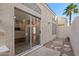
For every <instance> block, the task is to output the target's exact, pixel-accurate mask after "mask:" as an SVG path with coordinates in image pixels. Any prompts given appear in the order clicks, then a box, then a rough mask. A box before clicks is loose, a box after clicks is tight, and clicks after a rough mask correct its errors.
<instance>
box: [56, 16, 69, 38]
mask: <svg viewBox="0 0 79 59" xmlns="http://www.w3.org/2000/svg"><path fill="white" fill-rule="evenodd" d="M56 23H57V33H56V34H57V37H59V38H66V37H67V36H68V31H69V30H68V26H67V19H66V18H64V17H59V16H57V17H56Z"/></svg>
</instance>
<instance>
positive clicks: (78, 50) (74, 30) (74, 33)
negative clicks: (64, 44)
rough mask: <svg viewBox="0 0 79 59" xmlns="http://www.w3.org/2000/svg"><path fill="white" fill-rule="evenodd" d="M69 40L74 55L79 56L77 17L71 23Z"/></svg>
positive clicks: (78, 25)
mask: <svg viewBox="0 0 79 59" xmlns="http://www.w3.org/2000/svg"><path fill="white" fill-rule="evenodd" d="M70 40H71V45H72V48H73V51H74V54H75V55H76V56H79V16H78V17H76V18H75V19H74V21H73V22H72V25H71V35H70Z"/></svg>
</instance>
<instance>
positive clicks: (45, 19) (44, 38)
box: [38, 4, 56, 44]
mask: <svg viewBox="0 0 79 59" xmlns="http://www.w3.org/2000/svg"><path fill="white" fill-rule="evenodd" d="M38 6H39V7H40V8H41V43H42V44H45V43H47V42H49V41H51V40H53V39H54V38H55V37H56V34H52V28H53V27H52V20H53V17H55V16H54V15H53V14H52V13H51V12H50V11H49V10H48V9H47V8H46V7H45V6H44V5H42V4H38Z"/></svg>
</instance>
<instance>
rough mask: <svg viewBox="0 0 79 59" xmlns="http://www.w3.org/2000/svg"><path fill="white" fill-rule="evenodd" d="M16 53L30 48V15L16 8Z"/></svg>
mask: <svg viewBox="0 0 79 59" xmlns="http://www.w3.org/2000/svg"><path fill="white" fill-rule="evenodd" d="M15 16H16V18H15V54H19V53H21V52H24V51H26V50H28V49H30V15H28V14H27V13H25V12H23V11H21V10H18V9H15Z"/></svg>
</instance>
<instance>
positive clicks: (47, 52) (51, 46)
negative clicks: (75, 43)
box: [26, 38, 74, 56]
mask: <svg viewBox="0 0 79 59" xmlns="http://www.w3.org/2000/svg"><path fill="white" fill-rule="evenodd" d="M26 56H74V53H73V50H72V47H71V44H70V42H69V41H66V39H59V38H57V39H55V40H52V41H50V42H48V43H46V44H45V45H44V46H43V47H41V48H39V49H37V50H35V51H33V52H31V53H29V54H27V55H26Z"/></svg>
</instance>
